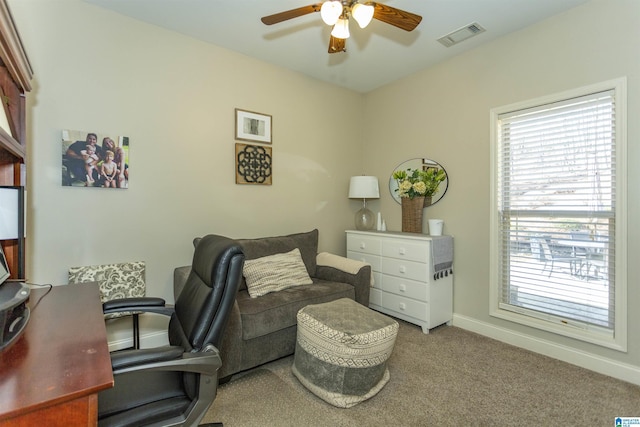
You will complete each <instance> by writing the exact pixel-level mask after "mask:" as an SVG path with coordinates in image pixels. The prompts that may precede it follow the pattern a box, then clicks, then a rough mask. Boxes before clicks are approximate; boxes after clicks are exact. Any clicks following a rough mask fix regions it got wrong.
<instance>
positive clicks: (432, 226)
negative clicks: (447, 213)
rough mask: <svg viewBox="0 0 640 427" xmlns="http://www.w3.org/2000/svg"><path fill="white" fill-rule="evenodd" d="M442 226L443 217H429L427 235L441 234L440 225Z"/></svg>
mask: <svg viewBox="0 0 640 427" xmlns="http://www.w3.org/2000/svg"><path fill="white" fill-rule="evenodd" d="M443 226H444V220H443V219H430V220H429V235H430V236H442V227H443Z"/></svg>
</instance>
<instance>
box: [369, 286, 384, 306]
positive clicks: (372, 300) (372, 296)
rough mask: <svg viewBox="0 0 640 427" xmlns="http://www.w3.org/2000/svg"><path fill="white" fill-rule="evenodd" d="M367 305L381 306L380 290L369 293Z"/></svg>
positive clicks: (372, 290)
mask: <svg viewBox="0 0 640 427" xmlns="http://www.w3.org/2000/svg"><path fill="white" fill-rule="evenodd" d="M369 304H375V305H378V306H382V291H381V290H380V289H371V292H370V293H369Z"/></svg>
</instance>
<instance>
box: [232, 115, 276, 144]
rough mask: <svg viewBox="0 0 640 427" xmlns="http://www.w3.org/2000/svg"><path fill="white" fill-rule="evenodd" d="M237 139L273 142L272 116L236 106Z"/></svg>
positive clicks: (264, 142)
mask: <svg viewBox="0 0 640 427" xmlns="http://www.w3.org/2000/svg"><path fill="white" fill-rule="evenodd" d="M235 111H236V139H237V140H240V141H252V142H262V143H263V144H271V116H270V115H268V114H261V113H256V112H253V111H246V110H241V109H239V108H236V110H235Z"/></svg>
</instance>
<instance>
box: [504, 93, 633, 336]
mask: <svg viewBox="0 0 640 427" xmlns="http://www.w3.org/2000/svg"><path fill="white" fill-rule="evenodd" d="M603 87H604V89H602V90H595V91H594V88H588V89H585V90H583V91H577V92H572V93H570V94H564V95H563V96H558V97H552V98H548V99H545V100H543V101H544V102H541V101H540V100H538V101H534V102H531V103H524V104H522V105H518V106H511V107H509V108H504V109H496V110H493V111H492V122H493V123H492V126H493V127H494V135H493V137H492V140H493V141H492V150H493V162H494V163H493V165H492V169H493V175H494V180H495V181H494V186H493V189H494V191H493V209H494V212H493V224H492V257H493V258H492V268H493V269H494V271H493V272H492V273H493V279H495V280H492V283H494V287H495V289H493V290H492V291H493V292H492V299H494V300H495V301H492V314H493V315H498V316H500V317H506V318H509V319H511V320H515V321H518V322H521V323H525V324H529V325H531V326H536V327H541V328H543V329H548V330H551V331H555V332H559V333H561V334H564V335H569V336H572V337H576V338H582V339H586V340H588V341H591V342H596V343H602V344H604V345H608V346H611V347H614V348H621V347H624V346H626V338H623V337H621V336H620V335H621V333H622V332H623V331H622V330H620V328H622V329H624V328H625V326H623V325H622V323H623V322H621V320H622V319H623V318H624V317H626V307H625V306H624V304H625V301H624V299H623V298H621V296H622V295H623V294H624V293H625V292H626V285H625V284H624V280H620V279H621V278H620V277H618V272H619V271H620V270H621V269H619V268H616V266H618V265H619V261H620V259H621V257H620V254H619V253H618V251H619V250H620V249H619V248H621V247H623V246H622V245H620V244H619V242H618V239H619V238H620V237H619V236H620V235H621V227H620V226H621V224H619V219H620V212H619V211H620V208H621V200H622V194H620V192H619V189H620V188H623V186H621V185H620V184H621V182H620V180H621V174H620V169H621V168H620V165H621V164H622V163H623V161H622V157H621V153H622V152H623V151H624V150H623V149H624V147H623V145H624V144H623V142H622V141H623V140H624V138H620V136H621V135H620V133H621V132H620V131H619V130H620V129H622V128H623V126H622V123H621V117H623V115H621V114H620V102H619V100H620V99H621V97H622V96H621V93H620V91H621V88H620V86H619V85H613V86H612V85H611V84H609V85H608V86H607V85H604V86H603ZM595 89H600V88H599V87H598V88H595ZM514 107H515V108H514ZM622 225H623V224H622ZM623 228H624V227H623ZM494 260H495V261H494ZM625 335H626V331H625ZM622 343H624V344H622Z"/></svg>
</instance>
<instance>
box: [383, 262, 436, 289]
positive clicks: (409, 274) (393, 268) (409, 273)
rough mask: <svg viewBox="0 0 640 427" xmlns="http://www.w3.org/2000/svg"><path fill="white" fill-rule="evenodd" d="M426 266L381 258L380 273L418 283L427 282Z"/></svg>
mask: <svg viewBox="0 0 640 427" xmlns="http://www.w3.org/2000/svg"><path fill="white" fill-rule="evenodd" d="M427 270H428V265H427V264H421V263H419V262H413V261H405V260H401V259H394V258H382V273H384V274H389V275H391V276H396V277H404V278H407V279H411V280H417V281H419V282H425V283H427V282H429V274H428V271H427Z"/></svg>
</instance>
